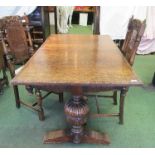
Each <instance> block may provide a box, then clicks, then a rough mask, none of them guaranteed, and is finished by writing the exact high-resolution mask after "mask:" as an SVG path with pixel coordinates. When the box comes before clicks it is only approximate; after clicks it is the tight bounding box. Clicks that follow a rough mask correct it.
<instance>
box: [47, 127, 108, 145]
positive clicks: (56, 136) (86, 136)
mask: <svg viewBox="0 0 155 155" xmlns="http://www.w3.org/2000/svg"><path fill="white" fill-rule="evenodd" d="M64 142H73V136H72V134H70V132H69V130H55V131H49V132H47V133H46V134H45V136H44V144H49V143H64ZM80 143H90V144H110V140H109V137H108V135H107V134H105V133H99V132H96V131H93V130H88V131H87V130H86V131H85V132H84V133H83V135H82V136H81V141H80Z"/></svg>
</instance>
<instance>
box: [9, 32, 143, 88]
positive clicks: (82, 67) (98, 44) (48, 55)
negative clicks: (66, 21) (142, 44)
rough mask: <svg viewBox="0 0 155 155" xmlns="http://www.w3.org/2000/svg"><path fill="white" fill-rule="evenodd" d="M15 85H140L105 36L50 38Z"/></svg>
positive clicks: (108, 38)
mask: <svg viewBox="0 0 155 155" xmlns="http://www.w3.org/2000/svg"><path fill="white" fill-rule="evenodd" d="M12 84H14V85H18V84H23V85H36V86H42V85H48V86H52V85H62V86H65V85H80V86H83V85H89V86H91V85H96V86H98V85H100V86H108V85H111V86H117V85H119V86H132V85H141V84H142V82H141V81H140V80H139V79H138V78H137V76H136V74H135V72H134V71H133V69H132V68H131V67H130V65H129V64H128V63H127V61H126V59H125V58H124V57H123V55H122V54H121V52H120V50H119V49H118V47H117V46H116V45H115V43H114V42H113V41H112V39H111V38H110V37H109V36H108V35H70V34H61V35H59V34H57V35H51V36H49V37H48V38H47V40H46V41H45V42H44V43H43V45H42V46H41V47H40V48H39V49H38V51H37V52H36V53H35V54H34V55H33V56H32V58H31V59H30V60H29V61H28V62H27V63H26V65H25V67H24V68H23V69H22V70H21V72H20V73H19V74H18V75H16V76H15V78H14V79H13V80H12Z"/></svg>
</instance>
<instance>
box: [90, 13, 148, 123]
mask: <svg viewBox="0 0 155 155" xmlns="http://www.w3.org/2000/svg"><path fill="white" fill-rule="evenodd" d="M145 27H146V22H145V20H144V21H140V20H139V19H134V17H133V16H132V17H131V18H130V20H129V23H128V27H127V33H126V37H125V40H124V43H123V46H122V49H121V52H122V54H123V55H124V57H125V59H126V60H127V61H128V63H129V65H131V66H132V65H133V64H134V60H135V55H136V51H137V48H138V46H139V44H140V41H141V38H142V36H143V34H144V30H145ZM108 91H113V92H112V94H113V95H98V94H95V95H90V96H93V97H94V96H95V99H96V106H97V112H98V113H100V109H99V104H98V97H108V98H112V99H113V102H114V105H117V100H118V99H117V92H118V90H111V89H110V90H108ZM88 96H89V95H88ZM105 116H110V117H111V116H118V117H119V123H120V124H123V122H124V105H122V103H121V100H120V105H119V112H118V113H117V114H108V115H101V117H105Z"/></svg>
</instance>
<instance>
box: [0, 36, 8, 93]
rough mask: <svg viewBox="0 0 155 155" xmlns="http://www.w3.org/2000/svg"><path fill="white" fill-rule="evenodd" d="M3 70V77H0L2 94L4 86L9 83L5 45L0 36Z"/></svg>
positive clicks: (0, 65) (0, 64)
mask: <svg viewBox="0 0 155 155" xmlns="http://www.w3.org/2000/svg"><path fill="white" fill-rule="evenodd" d="M1 72H2V77H0V94H1V93H2V91H3V87H4V86H5V85H7V86H8V85H9V81H8V77H7V74H6V65H5V62H4V52H3V45H2V41H1V38H0V73H1Z"/></svg>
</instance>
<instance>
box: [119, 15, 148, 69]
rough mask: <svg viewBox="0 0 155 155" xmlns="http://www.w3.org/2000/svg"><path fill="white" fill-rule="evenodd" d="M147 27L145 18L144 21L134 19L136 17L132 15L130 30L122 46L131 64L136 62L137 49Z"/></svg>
mask: <svg viewBox="0 0 155 155" xmlns="http://www.w3.org/2000/svg"><path fill="white" fill-rule="evenodd" d="M145 27H146V21H145V20H144V21H143V22H142V21H140V20H139V19H134V17H131V19H130V20H129V24H128V30H127V33H126V37H125V40H124V43H123V46H122V53H123V54H124V56H125V58H126V59H127V61H128V62H129V64H130V65H131V66H132V65H133V63H134V59H135V55H136V51H137V49H138V46H139V44H140V41H141V38H142V36H143V34H144V31H145Z"/></svg>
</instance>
